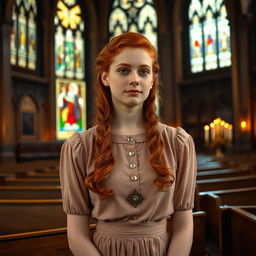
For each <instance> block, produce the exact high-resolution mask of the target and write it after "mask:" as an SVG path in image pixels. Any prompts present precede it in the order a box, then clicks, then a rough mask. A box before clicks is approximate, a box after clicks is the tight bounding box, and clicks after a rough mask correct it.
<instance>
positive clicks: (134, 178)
mask: <svg viewBox="0 0 256 256" xmlns="http://www.w3.org/2000/svg"><path fill="white" fill-rule="evenodd" d="M130 179H131V181H137V180H138V176H136V175H134V176H131V177H130Z"/></svg>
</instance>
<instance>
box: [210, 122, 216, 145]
mask: <svg viewBox="0 0 256 256" xmlns="http://www.w3.org/2000/svg"><path fill="white" fill-rule="evenodd" d="M210 127H211V141H212V142H214V141H215V137H216V132H215V124H214V123H211V124H210Z"/></svg>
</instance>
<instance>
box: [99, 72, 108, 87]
mask: <svg viewBox="0 0 256 256" xmlns="http://www.w3.org/2000/svg"><path fill="white" fill-rule="evenodd" d="M101 81H102V83H103V84H104V85H105V86H109V84H108V73H107V72H106V71H103V72H102V74H101Z"/></svg>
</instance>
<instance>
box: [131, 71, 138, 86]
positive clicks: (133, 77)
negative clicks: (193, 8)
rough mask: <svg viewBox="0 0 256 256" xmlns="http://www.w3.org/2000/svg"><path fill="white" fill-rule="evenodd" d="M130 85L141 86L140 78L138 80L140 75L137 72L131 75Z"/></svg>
mask: <svg viewBox="0 0 256 256" xmlns="http://www.w3.org/2000/svg"><path fill="white" fill-rule="evenodd" d="M130 85H132V86H138V85H139V78H138V74H137V72H136V71H133V72H132V73H131V80H130Z"/></svg>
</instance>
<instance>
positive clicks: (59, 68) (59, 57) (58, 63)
mask: <svg viewBox="0 0 256 256" xmlns="http://www.w3.org/2000/svg"><path fill="white" fill-rule="evenodd" d="M64 72H65V40H64V36H63V29H62V27H61V26H58V27H57V32H56V33H55V73H56V75H57V76H64Z"/></svg>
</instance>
